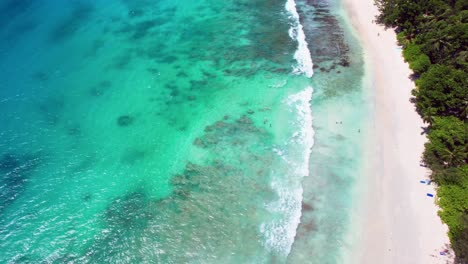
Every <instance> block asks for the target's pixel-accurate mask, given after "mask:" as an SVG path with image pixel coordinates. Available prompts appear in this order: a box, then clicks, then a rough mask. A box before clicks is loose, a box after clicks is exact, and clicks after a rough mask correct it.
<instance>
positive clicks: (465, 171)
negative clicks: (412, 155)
mask: <svg viewBox="0 0 468 264" xmlns="http://www.w3.org/2000/svg"><path fill="white" fill-rule="evenodd" d="M375 3H376V5H377V7H378V9H379V11H380V14H379V15H378V16H377V21H378V22H379V23H381V24H384V25H385V26H387V27H392V28H395V29H396V32H397V38H398V42H399V44H400V45H402V46H403V57H404V58H405V60H406V61H407V62H408V63H409V66H410V68H411V69H412V71H413V72H414V76H413V77H414V79H415V80H416V81H415V83H416V89H414V90H413V92H412V94H413V95H414V98H413V99H412V100H413V102H414V103H415V105H416V109H417V111H418V113H419V114H420V115H421V117H422V118H423V120H424V122H425V123H427V124H428V127H427V133H428V139H429V141H428V143H426V145H425V151H424V153H423V157H422V159H423V161H424V163H425V164H426V165H427V166H428V167H429V168H430V169H431V171H432V174H431V177H432V180H434V181H435V182H436V183H437V184H438V191H437V196H438V201H437V202H438V204H439V206H440V208H441V210H440V211H439V216H440V217H441V219H442V220H443V221H444V222H445V223H446V224H447V225H448V227H449V238H450V241H451V244H452V248H453V250H454V252H455V255H456V262H457V263H468V165H467V162H468V144H467V135H468V121H467V117H468V71H467V70H468V69H467V68H468V50H467V40H468V1H467V0H375Z"/></svg>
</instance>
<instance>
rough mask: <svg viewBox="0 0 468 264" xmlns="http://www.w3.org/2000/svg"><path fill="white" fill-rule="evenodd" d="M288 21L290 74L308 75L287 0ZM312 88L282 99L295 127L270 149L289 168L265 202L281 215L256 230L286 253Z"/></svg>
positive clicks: (297, 209) (303, 169) (294, 223)
mask: <svg viewBox="0 0 468 264" xmlns="http://www.w3.org/2000/svg"><path fill="white" fill-rule="evenodd" d="M285 8H286V10H287V11H288V12H289V15H290V16H289V18H290V20H291V28H290V30H289V36H290V37H291V38H292V39H294V40H296V41H297V43H298V47H297V50H296V52H295V53H294V58H295V59H296V61H297V65H296V66H295V67H294V73H296V74H304V75H305V76H307V77H308V78H310V77H312V75H313V63H312V58H311V55H310V51H309V48H308V47H307V42H306V39H305V34H304V31H303V27H302V25H301V23H300V20H299V14H298V12H297V9H296V3H295V2H294V0H287V2H286V4H285ZM312 93H313V89H312V87H310V86H309V87H307V88H306V89H304V90H303V91H301V92H299V93H296V94H293V95H290V96H289V97H288V99H287V101H286V103H287V104H288V106H289V107H290V111H292V112H294V114H295V115H296V117H297V118H296V120H295V121H292V122H293V123H294V124H292V125H293V126H294V127H297V128H298V130H297V131H296V132H294V133H293V135H292V136H291V138H290V140H289V142H287V143H286V144H285V146H283V147H280V148H274V149H273V151H274V152H275V153H276V154H277V155H278V156H279V157H281V159H282V160H283V161H284V162H286V164H288V167H289V168H292V169H293V171H290V172H289V173H288V177H287V178H286V179H284V177H279V178H277V179H276V180H274V181H273V182H272V183H271V186H272V188H273V189H274V190H275V191H276V192H277V194H278V197H279V198H278V199H277V200H276V201H275V202H273V203H271V204H268V205H267V208H268V210H270V211H272V212H275V213H280V214H282V215H283V217H282V219H281V220H279V221H271V222H268V223H264V224H263V225H262V226H261V227H260V230H261V232H262V233H263V234H265V236H266V246H267V247H268V248H270V249H273V250H275V251H276V252H278V253H280V254H282V255H283V256H285V257H286V256H287V255H288V254H289V252H290V251H291V247H292V244H293V242H294V238H295V236H296V229H297V227H298V225H299V223H300V219H301V210H302V194H303V189H302V185H301V181H300V179H301V178H302V177H305V176H308V175H309V159H310V153H311V149H312V146H313V144H314V130H313V128H312V111H311V106H310V101H311V99H312Z"/></svg>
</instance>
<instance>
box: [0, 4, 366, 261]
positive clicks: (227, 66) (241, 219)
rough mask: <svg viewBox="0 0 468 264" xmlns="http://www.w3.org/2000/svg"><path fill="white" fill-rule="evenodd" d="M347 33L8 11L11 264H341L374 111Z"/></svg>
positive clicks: (322, 22) (318, 18) (329, 25)
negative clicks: (364, 131) (366, 128)
mask: <svg viewBox="0 0 468 264" xmlns="http://www.w3.org/2000/svg"><path fill="white" fill-rule="evenodd" d="M343 17H344V16H343V14H342V13H341V9H340V6H339V2H337V1H332V0H330V1H326V0H322V1H305V0H297V1H296V2H294V1H292V0H288V1H285V0H273V1H268V0H237V1H234V0H223V1H212V0H200V1H186V0H177V1H173V0H171V1H170V0H115V1H110V0H72V1H54V0H39V1H33V0H4V1H1V2H0V22H1V23H0V25H1V26H0V39H1V40H2V41H1V42H0V77H1V78H0V110H1V113H2V114H1V115H0V123H1V126H0V263H286V262H289V263H311V262H310V261H311V257H314V258H315V260H316V262H314V260H312V263H337V262H338V261H339V259H340V256H341V251H342V248H343V244H344V242H343V241H344V240H343V239H344V237H345V236H346V234H347V233H348V232H349V220H348V219H349V214H350V210H351V208H352V206H353V199H352V198H350V197H352V196H353V184H354V182H355V181H356V180H357V179H358V177H359V166H360V163H361V161H360V152H361V151H360V148H361V145H362V141H363V140H362V137H361V134H360V133H359V132H357V131H358V129H359V128H360V125H361V124H362V123H363V122H364V121H365V115H366V111H367V108H366V100H365V91H362V89H361V86H360V80H361V79H362V76H363V69H362V59H361V55H360V54H361V51H360V49H359V45H358V44H357V43H356V42H355V40H354V38H353V37H352V35H351V34H350V33H349V28H348V27H347V26H346V25H347V23H346V21H345V20H343ZM312 63H313V64H312Z"/></svg>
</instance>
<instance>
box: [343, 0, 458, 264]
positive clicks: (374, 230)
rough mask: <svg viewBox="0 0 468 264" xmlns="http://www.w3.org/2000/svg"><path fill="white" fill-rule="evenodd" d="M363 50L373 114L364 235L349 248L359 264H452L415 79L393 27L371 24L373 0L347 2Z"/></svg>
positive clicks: (359, 225) (362, 209)
mask: <svg viewBox="0 0 468 264" xmlns="http://www.w3.org/2000/svg"><path fill="white" fill-rule="evenodd" d="M342 5H343V7H344V10H345V12H346V14H347V16H348V18H349V21H350V22H351V25H352V27H353V29H354V31H355V34H356V35H357V37H358V38H359V40H360V42H361V44H362V47H363V52H364V61H365V64H366V65H365V69H366V74H365V76H366V77H368V79H366V80H364V85H366V86H367V87H366V88H367V89H369V90H370V93H371V96H372V97H371V100H372V102H371V105H372V106H373V112H372V113H371V115H372V116H371V120H372V122H370V124H369V126H368V128H367V129H368V130H369V131H368V132H366V135H368V141H367V142H366V150H365V155H366V159H365V160H366V161H368V163H366V164H363V166H364V168H365V169H366V172H365V175H364V179H363V181H365V183H363V184H362V186H360V188H362V190H360V191H361V192H362V193H361V194H360V196H361V198H362V200H363V201H362V203H361V205H360V206H358V207H359V209H358V212H357V213H356V215H355V216H353V223H354V225H356V229H355V230H358V231H361V230H362V231H363V232H362V233H360V232H358V233H359V234H353V235H350V236H351V237H352V240H354V241H355V242H356V243H354V245H352V246H351V248H350V252H349V253H350V257H351V258H350V262H353V263H447V262H449V263H451V261H452V260H453V257H452V256H453V254H452V255H451V256H441V255H440V254H439V252H441V251H443V250H444V249H445V248H447V245H448V244H449V239H448V235H447V232H448V228H447V226H446V225H445V224H443V223H442V222H441V220H440V218H439V216H438V215H437V211H438V210H439V208H438V206H436V204H435V200H434V199H435V198H430V197H428V196H426V194H427V193H431V194H434V196H435V194H436V192H435V189H434V186H432V185H425V184H421V183H420V181H421V180H425V179H428V178H429V174H430V171H429V170H428V169H426V168H424V167H422V166H420V160H421V155H422V153H423V151H424V143H425V142H426V140H427V139H426V137H425V135H424V134H422V132H423V129H422V128H423V127H425V125H424V124H423V121H422V119H421V118H420V116H419V115H418V114H417V113H416V111H415V108H414V105H413V104H412V103H410V98H411V97H412V96H411V90H412V89H413V88H414V82H413V81H412V80H411V79H410V78H409V77H410V75H411V73H412V72H411V71H410V69H409V67H408V64H407V63H405V62H404V59H403V57H402V54H401V48H400V47H398V45H397V43H396V34H395V32H394V31H393V30H392V29H388V30H385V28H384V27H383V26H381V25H377V24H375V23H373V20H374V19H375V16H376V15H377V14H378V10H377V8H376V7H375V6H374V4H373V1H372V0H343V3H342Z"/></svg>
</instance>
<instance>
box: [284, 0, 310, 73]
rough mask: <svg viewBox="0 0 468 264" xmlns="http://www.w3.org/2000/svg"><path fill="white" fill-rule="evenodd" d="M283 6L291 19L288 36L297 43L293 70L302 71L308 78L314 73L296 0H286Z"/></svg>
mask: <svg viewBox="0 0 468 264" xmlns="http://www.w3.org/2000/svg"><path fill="white" fill-rule="evenodd" d="M285 8H286V10H287V11H288V12H289V19H290V20H291V28H290V29H289V36H290V37H291V38H292V39H294V40H296V41H297V44H298V46H297V50H296V52H295V53H294V59H296V61H297V64H298V65H297V66H296V67H294V72H295V73H303V74H305V75H306V76H307V77H309V78H310V77H312V75H313V74H314V70H313V66H314V65H313V63H312V58H311V56H310V51H309V48H308V47H307V41H306V37H305V34H304V30H303V27H302V25H301V22H300V20H299V13H297V9H296V2H294V0H287V1H286V5H285Z"/></svg>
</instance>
